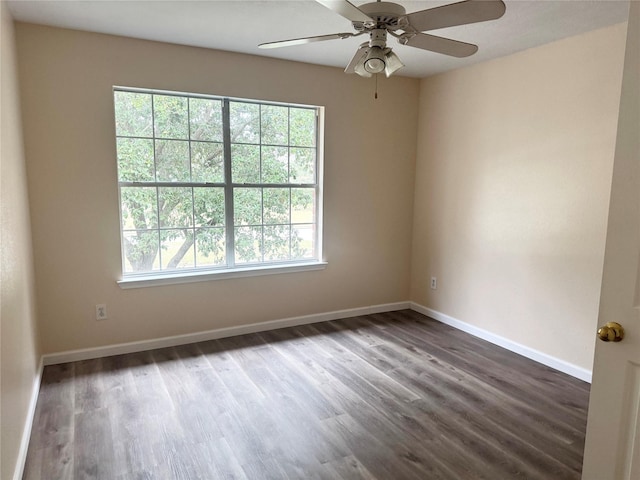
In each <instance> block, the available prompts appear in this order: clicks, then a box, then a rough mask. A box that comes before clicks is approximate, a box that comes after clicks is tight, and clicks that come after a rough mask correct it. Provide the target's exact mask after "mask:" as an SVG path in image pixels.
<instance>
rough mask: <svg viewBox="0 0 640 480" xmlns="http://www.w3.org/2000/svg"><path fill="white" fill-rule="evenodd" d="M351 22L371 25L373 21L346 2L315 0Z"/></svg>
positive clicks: (341, 0)
mask: <svg viewBox="0 0 640 480" xmlns="http://www.w3.org/2000/svg"><path fill="white" fill-rule="evenodd" d="M316 2H318V3H321V4H322V5H324V6H325V7H327V8H328V9H330V10H333V11H334V12H336V13H337V14H338V15H342V16H343V17H344V18H346V19H347V20H349V21H351V22H362V23H367V22H369V23H371V22H373V19H372V18H371V17H370V16H369V15H367V14H366V13H364V12H363V11H362V10H360V9H359V8H358V7H356V6H355V5H354V4H353V3H351V2H349V1H347V0H316Z"/></svg>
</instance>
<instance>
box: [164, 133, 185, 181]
mask: <svg viewBox="0 0 640 480" xmlns="http://www.w3.org/2000/svg"><path fill="white" fill-rule="evenodd" d="M156 175H157V177H158V182H188V181H189V178H190V172H189V142H183V141H179V140H156Z"/></svg>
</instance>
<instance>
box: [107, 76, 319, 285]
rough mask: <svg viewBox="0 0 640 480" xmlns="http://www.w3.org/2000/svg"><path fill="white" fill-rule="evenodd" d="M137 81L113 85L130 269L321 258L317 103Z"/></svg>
mask: <svg viewBox="0 0 640 480" xmlns="http://www.w3.org/2000/svg"><path fill="white" fill-rule="evenodd" d="M133 90H134V91H132V92H126V91H114V108H115V119H116V146H117V167H118V181H119V187H120V199H121V208H120V210H121V226H122V245H123V247H122V248H123V249H122V253H123V263H124V271H125V272H126V273H133V272H150V271H154V270H156V271H158V270H174V269H180V268H199V267H203V268H207V267H209V268H224V267H226V266H227V264H228V262H227V261H229V263H230V264H232V265H233V264H235V265H242V266H250V265H251V264H258V263H261V262H269V263H274V262H287V261H290V260H292V259H300V260H306V259H313V258H317V257H316V256H317V255H318V252H317V248H318V246H317V228H318V223H319V219H318V213H317V212H318V207H317V195H318V191H319V190H318V185H317V176H318V173H317V165H316V164H317V158H316V155H317V152H316V144H317V141H318V140H317V122H318V115H317V109H316V108H313V107H292V106H287V105H272V104H263V103H260V102H258V101H253V100H247V101H243V100H240V99H236V100H232V99H226V98H225V99H221V98H219V97H210V98H209V97H207V96H205V95H197V94H196V95H195V96H190V95H188V94H180V93H175V94H173V93H167V92H157V93H156V92H153V91H138V90H137V89H133ZM226 105H228V106H229V109H228V110H227V108H226ZM227 122H228V123H227ZM229 134H230V137H229ZM226 141H228V142H229V143H228V144H226V143H225V142H226ZM227 162H229V163H227ZM129 185H134V186H129ZM142 185H144V186H142ZM229 195H232V197H231V198H229ZM228 207H232V208H231V210H229V209H228ZM229 228H233V231H232V232H230V231H229V230H228V229H229ZM230 233H233V238H234V244H233V245H230V244H229V245H227V235H229V234H230Z"/></svg>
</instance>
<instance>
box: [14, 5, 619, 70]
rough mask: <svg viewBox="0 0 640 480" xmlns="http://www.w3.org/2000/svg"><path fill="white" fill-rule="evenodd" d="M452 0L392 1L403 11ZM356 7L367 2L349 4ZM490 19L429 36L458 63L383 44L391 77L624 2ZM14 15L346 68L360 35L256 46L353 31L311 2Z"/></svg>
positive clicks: (41, 9)
mask: <svg viewBox="0 0 640 480" xmlns="http://www.w3.org/2000/svg"><path fill="white" fill-rule="evenodd" d="M454 1H455V0H450V1H437V0H419V1H415V0H414V1H405V0H397V1H396V3H399V4H402V5H403V6H404V7H405V9H406V11H407V12H414V11H417V10H423V9H426V8H432V7H435V6H438V5H442V4H447V3H453V2H454ZM352 3H353V4H355V5H361V4H363V3H367V2H366V1H363V0H352ZM505 3H506V4H507V11H506V13H505V15H504V16H503V17H502V18H500V19H498V20H494V21H490V22H484V23H477V24H473V25H467V26H460V27H452V28H447V29H441V30H436V31H432V32H429V33H433V34H437V35H441V36H445V37H449V38H453V39H456V40H462V41H465V42H469V43H475V44H477V45H478V46H479V47H480V49H479V51H478V53H476V54H475V55H473V56H471V57H468V58H466V59H458V58H452V57H447V56H444V55H439V54H436V53H431V52H426V51H424V50H419V49H417V48H412V47H409V46H403V45H398V44H397V43H396V41H395V39H392V38H391V39H390V41H389V46H391V47H393V49H394V52H396V54H397V55H398V56H399V57H400V58H401V60H402V61H403V62H404V63H405V65H406V67H405V68H403V69H402V70H400V71H399V72H398V73H397V75H404V76H410V77H425V76H428V75H433V74H435V73H439V72H443V71H446V70H452V69H455V68H460V67H463V66H467V65H471V64H473V63H477V62H481V61H485V60H488V59H491V58H496V57H500V56H503V55H508V54H510V53H513V52H516V51H520V50H525V49H527V48H531V47H534V46H537V45H541V44H544V43H548V42H552V41H554V40H557V39H560V38H564V37H569V36H573V35H577V34H579V33H583V32H586V31H589V30H594V29H596V28H600V27H604V26H608V25H613V24H615V23H619V22H622V21H625V20H626V19H627V13H628V2H627V1H622V0H599V1H584V0H560V1H555V0H506V1H505ZM7 4H8V6H9V9H10V11H11V13H12V14H13V16H14V18H15V19H16V20H19V21H23V22H31V23H38V24H45V25H53V26H57V27H64V28H71V29H76V30H87V31H92V32H101V33H108V34H114V35H124V36H128V37H135V38H142V39H147V40H156V41H163V42H170V43H177V44H183V45H193V46H198V47H206V48H214V49H219V50H229V51H234V52H242V53H249V54H253V55H262V56H268V57H274V58H282V59H288V60H295V61H299V62H308V63H314V64H319V65H330V66H335V67H344V66H346V65H347V63H349V60H350V59H351V57H352V56H353V54H354V53H355V51H356V49H357V47H358V45H359V44H360V43H361V42H363V41H365V40H363V37H357V38H350V39H346V40H331V41H326V42H318V43H312V44H306V45H298V46H294V47H286V48H280V49H272V50H261V49H258V48H257V45H258V44H259V43H263V42H270V41H276V40H285V39H290V38H298V37H307V36H314V35H323V34H329V33H337V32H351V31H352V28H351V24H350V22H349V21H348V20H346V19H345V18H343V17H341V16H339V15H338V14H336V13H334V12H332V11H331V10H329V9H327V8H326V7H324V6H322V5H321V4H319V3H316V2H315V1H314V0H262V1H253V0H252V1H246V0H209V1H191V0H162V1H160V0H155V1H154V0H144V1H139V0H82V1H78V0H36V1H34V0H9V1H7Z"/></svg>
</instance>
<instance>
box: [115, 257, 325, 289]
mask: <svg viewBox="0 0 640 480" xmlns="http://www.w3.org/2000/svg"><path fill="white" fill-rule="evenodd" d="M326 267H327V262H312V263H311V262H310V263H292V264H286V265H267V266H258V267H251V268H235V269H226V270H217V271H207V272H198V271H189V272H171V273H159V274H151V275H136V276H130V277H127V278H123V279H122V280H118V285H119V286H120V288H123V289H129V288H144V287H156V286H160V285H177V284H181V283H194V282H207V281H210V280H224V279H227V278H243V277H258V276H262V275H276V274H280V273H298V272H308V271H312V270H324V269H325V268H326Z"/></svg>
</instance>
